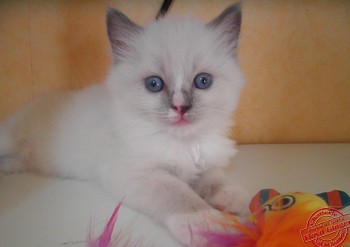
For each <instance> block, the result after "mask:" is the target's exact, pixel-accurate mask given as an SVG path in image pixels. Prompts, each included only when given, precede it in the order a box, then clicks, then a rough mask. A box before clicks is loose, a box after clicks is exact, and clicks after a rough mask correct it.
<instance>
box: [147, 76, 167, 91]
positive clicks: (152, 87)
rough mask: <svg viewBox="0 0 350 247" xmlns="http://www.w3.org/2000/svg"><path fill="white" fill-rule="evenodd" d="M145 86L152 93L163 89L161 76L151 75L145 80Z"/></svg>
mask: <svg viewBox="0 0 350 247" xmlns="http://www.w3.org/2000/svg"><path fill="white" fill-rule="evenodd" d="M145 85H146V88H147V89H148V90H149V91H151V92H152V93H157V92H160V91H162V90H163V88H164V82H163V80H162V78H160V77H158V76H151V77H148V78H147V79H146V80H145Z"/></svg>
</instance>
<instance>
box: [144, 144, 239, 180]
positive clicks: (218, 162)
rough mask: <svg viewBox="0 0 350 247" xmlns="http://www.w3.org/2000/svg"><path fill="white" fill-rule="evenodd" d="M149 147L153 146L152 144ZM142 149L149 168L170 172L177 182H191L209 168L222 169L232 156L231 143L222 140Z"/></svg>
mask: <svg viewBox="0 0 350 247" xmlns="http://www.w3.org/2000/svg"><path fill="white" fill-rule="evenodd" d="M151 143H152V142H151ZM151 143H149V145H144V146H147V147H148V148H147V149H145V151H146V152H145V153H144V154H143V155H144V157H147V159H148V160H149V161H150V165H152V166H156V167H160V168H162V169H166V170H169V171H170V172H171V173H173V174H174V175H176V176H178V177H179V178H181V179H183V180H185V181H190V180H193V179H196V177H197V175H198V174H199V173H201V172H203V171H205V170H207V169H208V168H211V167H215V166H217V167H219V166H225V165H226V164H227V163H228V160H229V159H230V158H231V157H232V156H233V154H234V153H235V149H234V146H233V142H232V141H230V140H228V139H225V138H220V137H217V138H202V139H197V140H185V141H184V140H169V139H166V138H163V139H159V140H154V141H153V144H154V145H150V144H151Z"/></svg>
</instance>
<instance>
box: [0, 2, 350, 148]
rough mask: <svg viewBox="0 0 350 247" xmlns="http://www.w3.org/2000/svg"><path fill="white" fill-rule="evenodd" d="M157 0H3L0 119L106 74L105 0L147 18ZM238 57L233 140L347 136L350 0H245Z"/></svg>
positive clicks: (180, 8)
mask: <svg viewBox="0 0 350 247" xmlns="http://www.w3.org/2000/svg"><path fill="white" fill-rule="evenodd" d="M161 2H162V0H147V1H141V0H138V1H132V0H130V1H125V0H124V1H116V0H115V1H102V0H100V1H88V0H85V1H77V0H76V1H68V0H67V1H58V0H56V1H54V0H51V1H48V0H37V1H34V0H33V1H24V0H23V1H16V0H12V1H0V119H3V118H4V117H5V116H7V115H9V114H10V113H11V112H13V111H15V110H16V109H17V108H18V107H20V106H21V105H23V104H24V103H25V102H26V101H28V100H30V99H32V98H33V97H36V96H37V95H39V94H42V93H45V92H47V91H49V90H54V89H77V88H81V87H83V86H85V85H88V84H92V83H98V82H100V81H101V80H102V79H103V77H104V76H105V74H106V72H107V70H108V66H109V64H110V58H109V55H108V49H109V48H108V42H107V37H106V31H105V25H104V9H105V7H106V5H108V4H109V5H112V6H115V7H117V8H119V9H120V10H122V11H123V12H124V13H125V14H127V15H128V16H129V17H130V18H132V19H134V20H135V21H136V22H138V23H140V24H145V23H147V22H148V21H150V20H151V19H152V18H153V17H154V16H155V15H156V12H157V10H158V8H159V6H160V5H161ZM233 2H234V1H224V0H221V1H210V0H203V1H198V0H197V1H195V0H192V1H190V0H187V1H185V0H174V4H173V6H172V8H171V10H170V12H171V13H174V14H181V15H183V14H190V15H194V16H198V17H200V18H202V19H204V20H210V19H211V18H212V17H214V16H215V15H217V14H219V12H220V11H222V10H223V9H224V8H225V7H226V6H228V5H230V4H231V3H233ZM239 58H240V61H241V65H242V69H243V70H244V72H245V75H246V79H247V85H246V87H245V89H244V91H243V95H242V98H241V102H240V106H239V109H238V111H237V114H236V115H235V119H236V126H235V128H234V129H233V136H234V138H235V139H236V140H237V141H238V142H239V143H289V142H350V97H349V94H350V1H346V0H344V1H338V0H332V1H315V0H314V1H311V0H303V1H288V0H284V1H272V0H271V1H264V0H260V1H258V0H256V1H252V0H246V1H243V24H242V35H241V48H240V52H239Z"/></svg>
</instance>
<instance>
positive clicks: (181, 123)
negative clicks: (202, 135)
mask: <svg viewBox="0 0 350 247" xmlns="http://www.w3.org/2000/svg"><path fill="white" fill-rule="evenodd" d="M188 124H190V122H189V121H188V120H186V119H185V118H183V117H181V118H180V119H179V120H177V121H176V122H175V123H174V125H175V126H184V125H188Z"/></svg>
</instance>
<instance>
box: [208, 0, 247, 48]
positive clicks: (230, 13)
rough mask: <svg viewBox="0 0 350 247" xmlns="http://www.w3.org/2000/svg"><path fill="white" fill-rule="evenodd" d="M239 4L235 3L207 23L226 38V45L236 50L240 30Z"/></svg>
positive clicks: (240, 13)
mask: <svg viewBox="0 0 350 247" xmlns="http://www.w3.org/2000/svg"><path fill="white" fill-rule="evenodd" d="M241 19H242V11H241V4H240V3H236V4H234V5H232V6H230V7H228V8H227V9H225V10H224V11H223V12H222V13H221V14H220V15H219V16H218V17H216V18H215V19H214V20H212V21H211V22H209V23H208V26H209V27H210V28H215V29H218V30H220V32H221V33H222V35H223V36H224V37H225V38H226V41H227V45H229V46H230V48H232V49H233V50H236V47H237V45H238V38H239V34H240V30H241Z"/></svg>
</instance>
